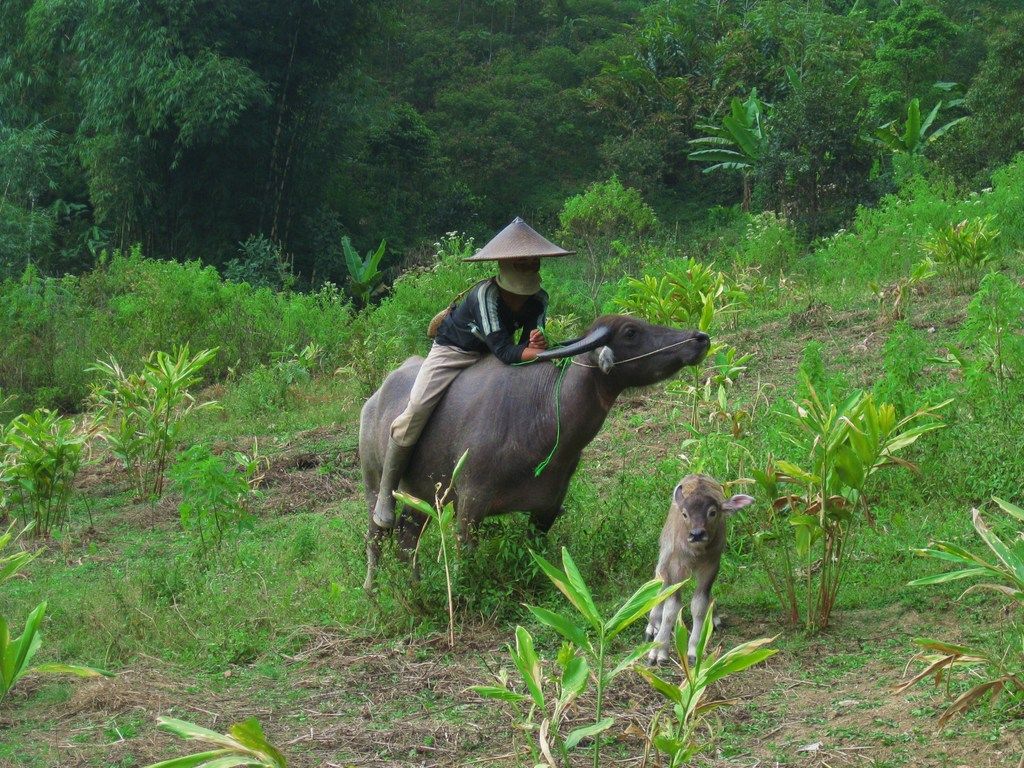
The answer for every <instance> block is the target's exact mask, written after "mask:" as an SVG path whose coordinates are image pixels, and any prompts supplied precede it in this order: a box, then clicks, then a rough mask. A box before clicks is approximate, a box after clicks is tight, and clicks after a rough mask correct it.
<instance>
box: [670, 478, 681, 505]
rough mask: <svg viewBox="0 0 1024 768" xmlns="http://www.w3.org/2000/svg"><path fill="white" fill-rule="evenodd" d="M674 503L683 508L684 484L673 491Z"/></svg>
mask: <svg viewBox="0 0 1024 768" xmlns="http://www.w3.org/2000/svg"><path fill="white" fill-rule="evenodd" d="M672 502H673V503H674V504H675V505H676V506H677V507H679V508H680V509H682V508H683V484H682V483H679V484H678V485H677V486H676V489H675V490H674V491H672Z"/></svg>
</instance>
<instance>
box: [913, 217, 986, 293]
mask: <svg viewBox="0 0 1024 768" xmlns="http://www.w3.org/2000/svg"><path fill="white" fill-rule="evenodd" d="M993 221H995V216H994V215H989V216H982V217H979V218H973V219H964V220H963V221H961V222H960V223H959V224H948V225H946V226H945V227H942V228H941V229H939V230H938V231H936V232H935V233H934V234H933V235H932V236H931V237H929V238H928V239H926V240H925V241H924V242H923V243H922V247H923V248H924V251H925V253H927V254H928V255H929V256H930V257H931V258H932V259H933V260H934V261H935V263H936V264H937V265H938V266H939V268H941V269H943V270H945V271H946V272H948V273H950V274H952V275H953V277H954V278H955V280H956V281H957V283H958V284H959V286H960V287H961V288H966V287H967V286H968V285H969V283H970V282H971V281H972V280H976V279H977V276H978V274H979V273H980V272H981V270H982V269H983V268H985V267H987V266H989V265H990V264H991V263H992V262H993V261H995V259H996V255H997V254H996V250H995V244H996V239H997V238H998V237H999V230H997V229H995V228H994V227H993V226H992V222H993Z"/></svg>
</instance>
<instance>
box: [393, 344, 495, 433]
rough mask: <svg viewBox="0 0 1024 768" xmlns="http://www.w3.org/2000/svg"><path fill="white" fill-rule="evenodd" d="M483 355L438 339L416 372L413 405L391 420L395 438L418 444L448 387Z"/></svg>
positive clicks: (411, 394) (412, 392)
mask: <svg viewBox="0 0 1024 768" xmlns="http://www.w3.org/2000/svg"><path fill="white" fill-rule="evenodd" d="M481 357H483V353H481V352H467V351H466V350H464V349H459V348H458V347H447V346H444V345H443V344H437V343H436V342H435V343H434V345H433V346H432V347H431V348H430V353H429V354H428V355H427V359H426V360H424V361H423V365H421V366H420V372H419V373H417V374H416V381H415V382H413V385H412V391H411V392H410V393H409V405H407V406H406V408H405V410H404V411H402V414H401V415H400V416H399V417H398V418H397V419H395V420H394V421H393V422H391V439H392V440H394V441H395V442H396V443H398V445H401V446H406V447H408V446H411V445H415V444H416V441H417V440H419V437H420V434H422V432H423V428H424V427H425V426H426V425H427V421H428V420H429V419H430V414H432V413H433V412H434V408H436V407H437V404H438V403H439V402H440V401H441V398H442V397H443V396H444V393H445V391H446V390H447V389H448V386H449V385H450V384H451V383H452V381H453V380H454V379H455V377H456V376H458V375H459V373H460V372H461V371H462V369H463V368H468V367H469V366H471V365H472V364H473V363H475V362H476V361H477V360H479V359H480V358H481Z"/></svg>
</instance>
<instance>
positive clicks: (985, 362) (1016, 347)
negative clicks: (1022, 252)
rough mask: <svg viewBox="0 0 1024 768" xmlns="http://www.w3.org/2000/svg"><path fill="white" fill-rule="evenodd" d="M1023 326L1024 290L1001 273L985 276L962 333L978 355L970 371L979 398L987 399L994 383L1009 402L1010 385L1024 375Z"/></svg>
mask: <svg viewBox="0 0 1024 768" xmlns="http://www.w3.org/2000/svg"><path fill="white" fill-rule="evenodd" d="M1022 324H1024V288H1022V287H1021V286H1020V285H1018V284H1017V283H1016V282H1014V281H1013V280H1011V279H1010V278H1009V277H1007V276H1006V275H1004V274H1001V273H999V272H990V273H989V274H987V275H985V277H984V278H983V279H982V281H981V285H980V286H979V287H978V292H977V293H976V294H975V295H974V298H972V299H971V303H970V305H969V306H968V307H967V319H966V321H965V322H964V324H963V327H962V328H961V330H960V340H961V342H962V343H963V344H964V345H965V347H967V348H968V349H970V350H972V351H973V352H974V355H975V360H974V362H973V364H972V365H971V366H970V367H969V369H968V382H969V385H971V386H972V390H973V393H974V394H975V395H981V396H984V394H985V390H989V391H991V389H992V387H991V383H994V384H995V391H996V393H997V394H998V395H999V396H1000V397H1002V398H1003V399H1005V398H1006V396H1007V394H1008V391H1009V388H1010V385H1011V384H1012V383H1014V382H1015V381H1016V380H1017V379H1018V377H1019V376H1020V374H1022V373H1024V336H1022V335H1021V328H1022ZM986 385H987V386H986Z"/></svg>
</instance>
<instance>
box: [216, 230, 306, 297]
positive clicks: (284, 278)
mask: <svg viewBox="0 0 1024 768" xmlns="http://www.w3.org/2000/svg"><path fill="white" fill-rule="evenodd" d="M238 253H239V255H240V256H241V258H235V259H231V260H230V261H229V262H228V263H227V264H225V265H224V279H225V280H230V281H231V282H234V283H249V285H251V286H254V287H257V288H270V289H272V290H275V291H280V290H284V289H286V288H291V287H292V286H293V285H294V284H295V275H294V274H293V273H292V269H291V265H290V264H289V263H288V261H287V259H286V258H285V256H284V254H283V253H281V246H279V245H278V244H277V243H275V242H273V241H272V240H270V239H269V238H267V237H266V236H264V235H251V236H250V237H249V238H248V239H247V240H246V241H245V242H244V243H242V244H241V245H239V247H238Z"/></svg>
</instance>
